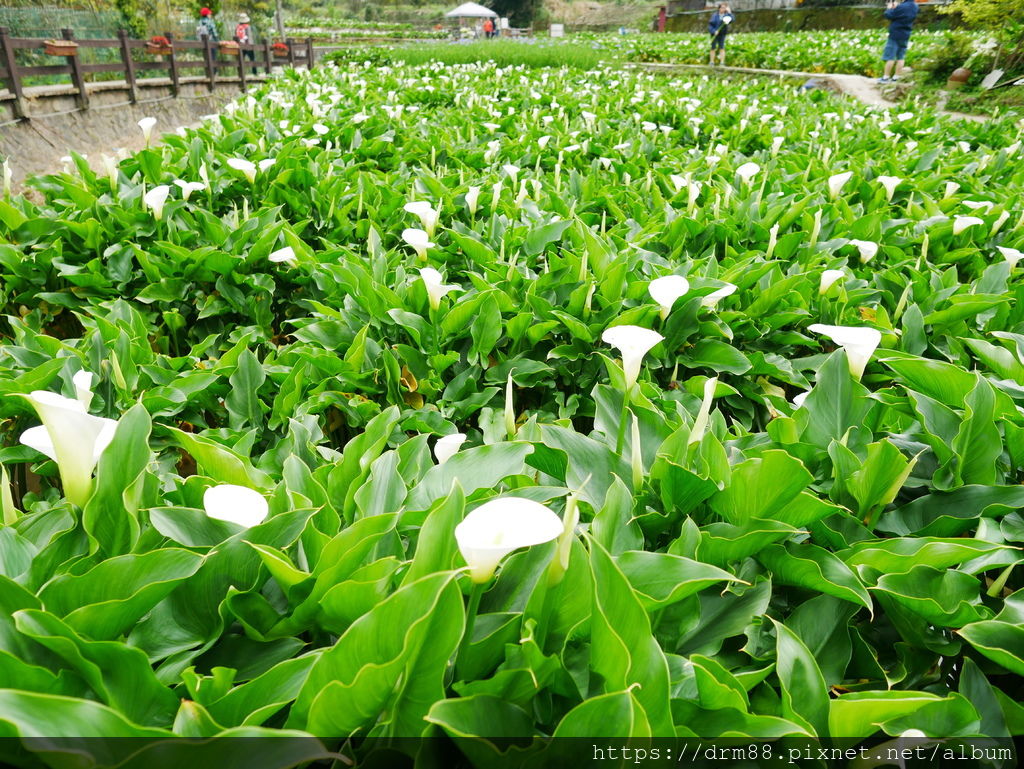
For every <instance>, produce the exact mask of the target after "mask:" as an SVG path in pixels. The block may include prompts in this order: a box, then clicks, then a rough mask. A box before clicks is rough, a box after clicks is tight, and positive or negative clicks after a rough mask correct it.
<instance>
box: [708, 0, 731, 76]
mask: <svg viewBox="0 0 1024 769" xmlns="http://www.w3.org/2000/svg"><path fill="white" fill-rule="evenodd" d="M732 19H733V16H732V9H731V8H729V4H728V3H719V5H718V10H717V11H715V12H714V13H713V14H711V21H709V22H708V32H710V33H711V61H710V62H709V63H710V64H714V63H715V51H716V50H717V51H718V52H719V54H718V56H719V59H718V63H719V64H722V65H724V64H725V37H726V35H728V34H729V25H730V24H732Z"/></svg>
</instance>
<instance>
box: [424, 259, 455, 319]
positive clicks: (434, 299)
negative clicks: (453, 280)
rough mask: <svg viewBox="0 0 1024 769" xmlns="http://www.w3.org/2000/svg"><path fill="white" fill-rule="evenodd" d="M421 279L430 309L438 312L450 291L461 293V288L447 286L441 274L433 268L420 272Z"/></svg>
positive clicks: (426, 268)
mask: <svg viewBox="0 0 1024 769" xmlns="http://www.w3.org/2000/svg"><path fill="white" fill-rule="evenodd" d="M420 278H421V279H422V280H423V285H424V286H425V287H426V289H427V301H429V302H430V309H431V310H436V309H437V308H438V307H440V306H441V300H442V299H443V298H444V297H445V295H446V294H448V293H449V292H450V291H461V290H462V288H461V286H457V285H454V284H447V285H446V284H445V283H443V282H442V278H441V273H440V272H438V271H437V270H435V269H434V268H433V267H424V268H423V269H421V270H420Z"/></svg>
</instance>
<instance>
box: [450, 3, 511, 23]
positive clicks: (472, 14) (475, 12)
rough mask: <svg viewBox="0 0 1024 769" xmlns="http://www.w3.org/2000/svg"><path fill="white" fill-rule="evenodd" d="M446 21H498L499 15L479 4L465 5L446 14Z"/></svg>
mask: <svg viewBox="0 0 1024 769" xmlns="http://www.w3.org/2000/svg"><path fill="white" fill-rule="evenodd" d="M445 18H446V19H487V18H491V19H496V18H498V14H496V13H495V12H494V11H492V10H491V9H490V8H485V7H484V6H482V5H480V4H479V3H463V4H462V5H460V6H459V7H458V8H452V9H451V10H450V11H448V13H446V14H445Z"/></svg>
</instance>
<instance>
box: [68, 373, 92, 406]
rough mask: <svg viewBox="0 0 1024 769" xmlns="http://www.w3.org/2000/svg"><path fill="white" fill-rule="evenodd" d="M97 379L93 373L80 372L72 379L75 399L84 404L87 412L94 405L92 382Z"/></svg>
mask: <svg viewBox="0 0 1024 769" xmlns="http://www.w3.org/2000/svg"><path fill="white" fill-rule="evenodd" d="M93 379H95V377H94V376H93V373H92V372H91V371H79V372H78V373H77V374H75V375H74V376H73V377H71V384H73V385H74V386H75V398H76V399H77V400H78V402H79V403H81V404H82V408H84V409H85V410H86V411H88V410H89V406H91V405H92V380H93Z"/></svg>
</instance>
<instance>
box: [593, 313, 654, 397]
mask: <svg viewBox="0 0 1024 769" xmlns="http://www.w3.org/2000/svg"><path fill="white" fill-rule="evenodd" d="M664 338H665V337H663V336H662V335H661V334H659V333H658V332H657V331H651V330H650V329H649V328H642V327H640V326H629V325H626V326H612V327H611V328H609V329H605V332H604V333H603V334H601V339H602V341H604V342H605V343H606V344H610V345H611V346H612V347H615V348H617V349H618V350H619V353H620V354H621V355H622V370H623V373H624V374H625V377H626V390H627V392H628V391H629V390H631V389H632V388H633V385H635V384H636V380H637V378H638V377H639V376H640V365H641V364H642V363H643V359H644V356H645V355H646V354H647V353H648V352H649V351H650V350H651V348H652V347H654V346H655V345H656V344H658V342H660V341H662V340H663V339H664Z"/></svg>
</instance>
